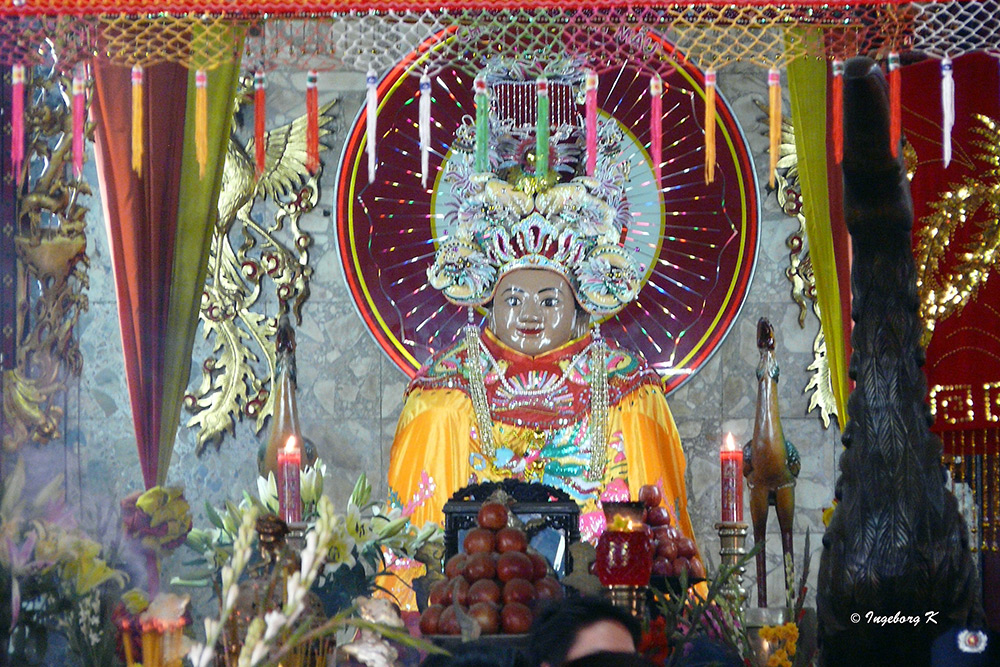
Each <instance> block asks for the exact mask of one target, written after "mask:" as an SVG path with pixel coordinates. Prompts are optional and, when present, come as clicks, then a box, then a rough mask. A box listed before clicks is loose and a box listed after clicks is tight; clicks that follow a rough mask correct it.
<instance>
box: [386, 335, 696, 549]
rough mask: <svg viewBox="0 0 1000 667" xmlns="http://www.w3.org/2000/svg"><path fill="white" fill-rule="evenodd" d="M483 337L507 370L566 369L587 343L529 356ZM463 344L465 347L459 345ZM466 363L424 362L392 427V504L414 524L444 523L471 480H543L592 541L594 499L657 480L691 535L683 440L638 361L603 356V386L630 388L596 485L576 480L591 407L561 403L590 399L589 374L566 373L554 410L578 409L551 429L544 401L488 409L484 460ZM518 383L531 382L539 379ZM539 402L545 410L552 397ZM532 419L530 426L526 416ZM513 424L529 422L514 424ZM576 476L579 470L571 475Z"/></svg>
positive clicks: (620, 354) (617, 353)
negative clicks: (577, 513) (489, 432)
mask: <svg viewBox="0 0 1000 667" xmlns="http://www.w3.org/2000/svg"><path fill="white" fill-rule="evenodd" d="M483 337H484V342H485V343H486V344H487V346H488V347H489V348H490V349H491V350H492V351H493V353H494V356H495V358H497V359H498V360H500V364H499V365H500V366H501V367H502V368H504V369H509V368H512V369H518V368H521V369H523V368H526V367H534V365H535V364H536V362H537V364H539V365H540V367H545V365H546V364H548V367H549V368H554V369H563V370H565V369H566V367H567V365H568V364H569V363H570V362H569V360H570V358H571V357H572V354H573V353H574V352H578V351H579V350H580V349H581V348H582V347H583V346H584V345H585V344H586V343H588V342H589V340H590V338H589V336H588V337H585V339H578V340H577V341H572V342H570V343H568V344H567V345H565V346H563V347H562V348H559V349H558V350H554V351H552V352H549V353H546V355H540V357H536V358H534V359H532V358H528V357H525V356H524V355H521V354H520V353H518V352H516V351H514V350H511V349H510V348H506V347H505V346H503V344H502V343H500V342H499V341H498V340H496V339H495V338H494V337H492V335H491V334H490V333H489V332H488V331H487V332H485V333H484V335H483ZM462 345H464V342H462V343H459V344H458V346H457V348H461V346H462ZM463 359H464V357H463V356H462V354H461V352H459V353H458V354H455V353H454V351H452V353H451V354H448V353H445V354H442V355H439V356H438V357H436V358H435V359H433V360H431V362H429V364H428V366H427V367H425V369H423V370H422V371H421V374H418V376H417V378H415V380H414V383H412V384H411V388H410V390H409V393H408V395H407V398H406V402H405V404H404V406H403V411H402V414H401V415H400V418H399V422H398V425H397V428H396V435H395V438H394V440H393V445H392V452H391V455H390V460H389V487H390V500H391V501H392V502H393V503H394V504H396V505H397V506H400V507H402V508H403V510H404V513H407V514H409V516H410V517H411V520H412V522H413V523H414V524H415V525H417V526H420V525H423V524H424V523H425V522H427V521H435V522H438V523H442V522H443V518H444V515H443V513H442V508H443V507H444V504H445V502H447V500H448V499H449V498H450V497H451V495H452V494H454V493H455V491H457V490H458V489H460V488H462V487H464V486H466V485H468V484H470V483H476V482H485V481H500V480H502V479H505V478H510V477H515V478H519V479H523V480H525V481H541V482H544V483H547V484H551V485H553V486H556V487H557V488H561V489H562V490H564V491H566V492H568V493H569V494H570V496H571V497H573V498H574V499H575V500H576V501H577V502H578V503H579V504H580V509H581V520H580V533H581V536H582V537H583V538H584V539H588V540H591V541H594V540H596V537H597V536H598V535H599V534H600V533H601V532H602V531H603V529H604V516H603V513H602V512H601V509H600V500H601V498H603V499H605V500H627V499H628V496H629V494H631V496H632V498H633V499H634V498H635V496H636V494H637V493H638V490H639V487H641V486H642V485H644V484H657V485H659V486H660V487H661V489H662V491H663V497H664V499H665V504H666V505H667V507H668V509H669V510H670V512H671V514H675V516H674V519H675V521H676V525H678V526H679V527H680V529H681V530H682V531H683V532H684V533H685V534H686V535H687V536H689V537H692V538H693V537H694V531H693V529H692V527H691V519H690V518H689V516H688V511H687V493H686V489H685V482H684V470H685V460H684V452H683V450H682V449H681V444H680V436H679V435H678V433H677V428H676V426H675V424H674V420H673V416H672V415H671V413H670V408H669V407H668V405H667V401H666V398H665V396H664V394H663V391H662V389H661V386H660V384H659V383H658V381H657V380H656V376H655V373H654V372H653V371H652V370H650V369H649V368H648V366H646V364H645V362H644V361H643V360H642V359H641V358H640V357H638V356H637V355H634V354H632V353H629V352H628V351H624V350H618V349H616V348H612V354H611V355H609V360H608V363H609V384H610V385H612V386H613V387H624V388H625V389H627V391H626V390H623V391H620V392H617V393H615V392H612V401H611V406H610V409H609V412H608V432H609V437H608V451H607V465H606V467H605V471H604V476H603V479H601V480H599V481H594V482H590V481H588V480H586V478H585V476H584V475H583V472H584V471H585V469H586V465H587V463H588V462H589V460H590V447H589V440H590V439H589V436H588V435H587V424H588V423H589V417H590V410H589V402H588V403H587V404H586V405H585V406H583V407H582V408H581V406H580V405H571V406H567V403H566V402H567V401H570V400H572V399H574V398H576V399H577V400H578V399H579V395H580V394H579V392H580V391H584V392H588V393H586V395H587V396H589V389H587V390H584V389H581V387H585V386H586V383H587V378H586V377H584V375H585V374H586V373H584V374H579V373H578V374H569V375H566V374H564V375H566V377H567V379H566V381H565V383H564V384H565V385H566V386H567V387H574V388H575V390H576V391H577V392H578V393H577V394H575V395H569V394H570V392H569V391H566V392H564V393H565V394H567V395H564V396H562V399H563V401H562V402H563V406H564V409H563V412H562V413H561V414H562V415H563V416H565V415H566V413H567V410H568V411H570V412H575V414H576V415H577V418H575V419H574V418H559V419H556V417H555V415H553V417H552V420H551V423H548V424H545V423H540V422H539V420H544V419H546V416H545V410H546V408H545V407H544V406H541V405H539V406H536V408H535V409H534V411H531V409H530V408H529V413H528V414H526V413H524V412H523V411H520V410H518V409H514V410H511V411H507V412H496V413H494V415H493V441H494V443H495V445H496V456H495V457H494V458H493V459H491V460H488V459H487V458H486V457H484V456H483V454H482V452H481V450H480V446H479V444H480V443H479V438H478V437H477V433H476V430H477V423H476V415H475V412H474V410H473V406H472V401H471V399H470V398H469V395H468V394H467V393H466V391H467V385H463V382H462V377H461V373H460V371H461V368H460V367H461V365H462V360H463ZM435 368H436V369H437V375H434V373H435ZM442 369H443V370H442ZM583 370H584V371H586V367H584V369H583ZM452 371H454V374H453V375H452V374H450V373H452ZM428 375H431V376H433V377H434V381H433V382H427V381H425V380H426V379H427V377H428ZM514 379H515V380H516V379H517V378H514ZM522 379H523V380H524V382H525V383H527V384H529V385H530V382H531V381H532V380H535V381H537V380H538V378H522ZM449 384H450V385H452V386H448V385H449ZM485 384H486V385H487V387H488V389H490V390H491V391H493V392H496V391H500V392H502V391H503V389H502V387H501V386H500V383H499V381H498V378H497V377H496V373H492V374H487V375H486V377H485ZM545 400H546V401H547V402H548V404H551V403H552V400H553V399H552V397H547V398H546V399H545ZM556 400H557V401H558V397H557V398H556ZM513 415H524V416H525V419H524V420H520V419H514V417H513ZM532 415H534V417H535V420H534V421H533V422H532V420H531V419H530V418H529V417H530V416H532ZM518 421H523V422H527V423H522V424H520V425H519V424H518V423H517V422H518ZM576 470H579V471H580V474H574V471H576ZM552 471H557V473H556V474H553V473H552ZM675 508H676V513H675Z"/></svg>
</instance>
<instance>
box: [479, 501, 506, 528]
mask: <svg viewBox="0 0 1000 667" xmlns="http://www.w3.org/2000/svg"><path fill="white" fill-rule="evenodd" d="M476 523H477V524H479V525H480V526H481V527H483V528H489V529H490V530H500V529H501V528H503V527H504V526H506V525H507V507H506V506H504V505H503V504H502V503H497V502H486V503H483V505H482V507H480V508H479V513H478V514H477V515H476Z"/></svg>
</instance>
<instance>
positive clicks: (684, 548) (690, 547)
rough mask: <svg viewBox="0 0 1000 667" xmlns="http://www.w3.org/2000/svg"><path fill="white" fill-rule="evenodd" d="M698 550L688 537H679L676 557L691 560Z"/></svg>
mask: <svg viewBox="0 0 1000 667" xmlns="http://www.w3.org/2000/svg"><path fill="white" fill-rule="evenodd" d="M697 553H698V550H697V549H696V548H695V546H694V540H692V539H691V538H690V537H680V538H678V539H677V555H678V556H684V557H685V558H692V557H694V556H695V555H697Z"/></svg>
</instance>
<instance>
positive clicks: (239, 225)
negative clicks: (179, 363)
mask: <svg viewBox="0 0 1000 667" xmlns="http://www.w3.org/2000/svg"><path fill="white" fill-rule="evenodd" d="M336 101H337V100H332V101H330V102H328V103H326V104H325V105H323V106H322V107H320V109H319V140H320V150H321V151H322V150H326V149H329V148H330V145H329V144H328V143H327V141H328V140H327V139H326V138H327V136H328V135H329V134H330V133H331V131H332V130H333V129H334V118H335V116H334V114H333V113H332V109H333V106H334V104H335V103H336ZM235 117H236V118H239V111H238V110H237V112H236V114H235ZM306 126H307V118H306V116H300V117H298V118H296V119H295V120H294V121H292V122H291V123H289V124H287V125H283V126H281V127H278V128H275V129H273V130H271V131H269V132H266V133H265V134H264V142H265V145H266V149H265V150H266V155H267V159H266V163H265V167H264V171H263V173H262V174H261V176H260V178H257V177H256V175H255V166H254V162H253V158H252V157H251V156H252V155H254V152H255V147H254V140H253V138H251V139H250V140H249V141H248V142H247V143H246V144H243V143H241V142H240V141H239V140H238V139H237V136H236V132H235V120H234V132H233V134H231V135H230V141H229V148H228V152H227V155H226V164H225V167H224V169H223V175H222V186H221V191H220V195H219V205H218V221H217V223H216V226H215V229H214V231H213V236H212V248H211V254H210V256H209V260H208V272H207V278H206V281H205V290H204V292H203V294H202V302H201V313H200V319H201V321H202V326H203V329H202V332H203V335H204V336H205V338H206V339H211V340H212V349H213V351H214V356H212V357H209V358H207V359H206V360H205V361H204V362H203V363H202V379H201V383H200V385H199V386H198V388H197V389H194V390H193V391H191V392H190V393H189V394H187V395H186V396H185V398H184V405H185V408H186V409H187V410H188V411H189V412H191V413H193V416H192V417H191V418H190V419H189V420H188V422H187V426H189V427H197V428H198V447H197V451H198V453H199V454H200V453H201V452H202V451H204V448H205V445H206V444H208V443H209V442H211V443H214V444H215V446H216V447H219V446H221V444H222V438H223V437H224V435H225V433H226V432H227V431H228V432H229V433H230V434H232V433H233V432H234V429H235V426H236V422H237V421H241V420H242V419H243V417H244V416H246V417H248V418H251V419H253V420H254V428H255V431H256V432H258V433H259V432H260V430H261V429H262V428H263V427H264V423H265V420H266V418H267V416H268V415H270V414H271V413H272V412H273V408H274V405H273V394H272V392H271V387H273V383H274V375H275V341H274V336H275V332H276V331H277V315H278V314H280V313H281V312H284V311H286V310H287V309H289V308H291V310H292V312H293V313H294V314H295V316H296V320H297V322H299V323H301V320H302V315H301V309H302V306H303V305H304V304H305V302H306V300H307V299H308V298H309V280H310V278H311V276H312V271H313V269H312V267H311V266H309V246H310V245H311V244H312V238H311V236H310V235H309V234H308V233H307V232H304V231H303V230H302V229H301V227H300V225H299V221H300V218H301V216H302V215H303V214H304V213H308V212H309V211H311V210H312V209H313V208H314V207H315V206H316V204H317V202H318V201H319V181H320V177H321V176H322V173H323V167H322V164H321V165H320V167H319V169H318V170H317V171H316V173H314V174H310V173H309V170H308V169H307V168H306ZM264 199H270V200H271V201H272V202H273V204H274V206H275V207H276V208H277V211H276V212H275V214H274V221H273V224H271V225H263V224H260V223H258V222H256V221H255V220H254V219H253V218H252V217H251V215H250V214H251V211H252V210H253V207H254V205H255V204H256V203H257V201H258V200H264ZM237 233H239V234H240V235H241V237H242V241H241V242H240V243H239V245H238V247H237V248H234V244H233V240H232V237H233V236H235V235H236V234H237ZM289 236H290V237H291V239H290V241H289V240H288V237H289ZM265 279H270V283H271V285H272V287H270V288H269V287H268V286H267V283H266V282H265ZM269 289H273V291H274V295H275V296H276V297H277V300H278V302H279V304H280V310H279V313H277V314H276V315H275V316H268V315H266V314H264V312H262V311H263V310H264V304H265V303H268V302H271V301H272V299H269V298H267V297H265V298H263V299H262V298H261V297H262V296H263V295H264V293H265V291H268V290H269ZM261 357H263V360H264V362H266V364H267V368H266V374H265V372H262V371H263V370H264V369H262V368H261Z"/></svg>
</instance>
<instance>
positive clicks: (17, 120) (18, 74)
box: [10, 65, 24, 185]
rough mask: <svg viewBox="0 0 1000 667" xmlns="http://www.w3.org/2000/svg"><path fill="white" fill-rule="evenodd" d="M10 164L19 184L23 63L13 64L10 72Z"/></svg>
mask: <svg viewBox="0 0 1000 667" xmlns="http://www.w3.org/2000/svg"><path fill="white" fill-rule="evenodd" d="M10 81H11V95H12V97H13V99H12V100H11V110H10V132H11V137H10V164H11V167H12V168H13V171H14V178H15V179H16V180H17V184H18V185H20V184H21V165H22V164H24V65H14V66H13V67H12V68H11V73H10Z"/></svg>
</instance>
